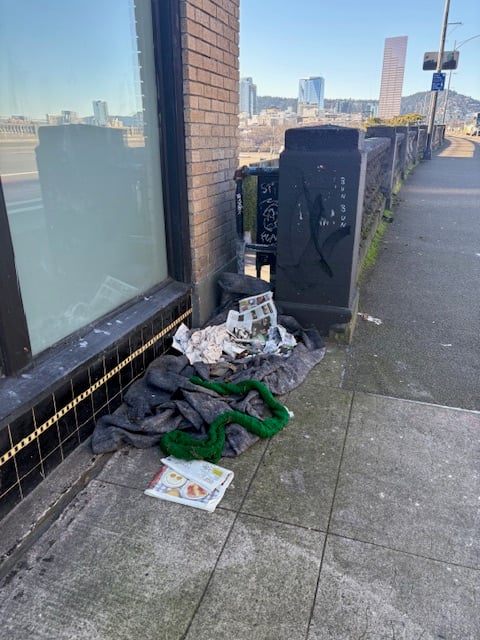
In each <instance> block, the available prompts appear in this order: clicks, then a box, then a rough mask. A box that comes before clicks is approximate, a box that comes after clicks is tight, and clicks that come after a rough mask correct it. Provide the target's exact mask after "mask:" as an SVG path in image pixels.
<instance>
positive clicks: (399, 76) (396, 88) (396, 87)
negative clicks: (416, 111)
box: [378, 36, 408, 118]
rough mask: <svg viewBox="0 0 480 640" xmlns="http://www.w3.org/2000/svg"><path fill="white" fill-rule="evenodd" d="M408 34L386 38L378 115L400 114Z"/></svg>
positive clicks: (385, 116) (383, 116)
mask: <svg viewBox="0 0 480 640" xmlns="http://www.w3.org/2000/svg"><path fill="white" fill-rule="evenodd" d="M407 41H408V36H396V37H394V38H386V39H385V47H384V51H383V67H382V82H381V85H380V99H379V103H378V117H379V118H392V117H394V116H398V115H400V110H401V102H402V88H403V76H404V72H405V57H406V54H407Z"/></svg>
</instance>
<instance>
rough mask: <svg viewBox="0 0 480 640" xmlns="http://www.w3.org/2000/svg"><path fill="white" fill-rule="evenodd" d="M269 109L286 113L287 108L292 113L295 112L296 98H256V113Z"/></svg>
mask: <svg viewBox="0 0 480 640" xmlns="http://www.w3.org/2000/svg"><path fill="white" fill-rule="evenodd" d="M270 107H276V108H277V109H280V111H286V110H287V109H288V108H289V107H291V108H292V110H293V111H295V112H296V111H297V99H296V98H278V97H276V96H257V111H258V113H260V111H263V110H264V109H269V108H270Z"/></svg>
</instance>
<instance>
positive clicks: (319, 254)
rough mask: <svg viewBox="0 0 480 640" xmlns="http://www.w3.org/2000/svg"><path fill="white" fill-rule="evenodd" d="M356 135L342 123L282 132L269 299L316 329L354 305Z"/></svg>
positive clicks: (358, 192) (362, 165)
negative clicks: (272, 285) (273, 281)
mask: <svg viewBox="0 0 480 640" xmlns="http://www.w3.org/2000/svg"><path fill="white" fill-rule="evenodd" d="M363 140H364V134H363V132H361V131H359V130H357V129H350V128H347V127H331V126H321V127H305V128H300V129H289V130H288V131H287V132H286V134H285V151H283V153H282V154H281V156H280V170H279V209H278V242H277V280H276V288H275V298H276V303H277V304H278V306H279V308H280V310H281V311H282V312H283V313H287V314H290V315H292V316H294V317H296V318H297V320H298V321H299V322H300V323H301V324H302V325H303V326H304V327H309V326H314V327H317V328H318V329H319V330H320V331H321V332H322V333H324V334H326V333H328V331H329V329H330V328H331V327H332V325H339V324H340V325H342V324H348V323H349V322H350V320H351V319H352V316H353V313H354V309H355V307H356V301H357V287H356V280H357V269H358V252H359V241H360V229H361V216H362V205H363V196H364V189H365V171H366V152H365V151H364V149H363V148H362V147H363Z"/></svg>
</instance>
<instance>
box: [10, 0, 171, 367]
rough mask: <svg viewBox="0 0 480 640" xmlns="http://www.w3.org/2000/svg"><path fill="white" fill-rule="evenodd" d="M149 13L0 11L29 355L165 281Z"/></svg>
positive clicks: (92, 8)
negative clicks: (29, 347) (30, 347)
mask: <svg viewBox="0 0 480 640" xmlns="http://www.w3.org/2000/svg"><path fill="white" fill-rule="evenodd" d="M149 7H150V2H148V1H147V0H139V1H138V2H137V3H136V4H134V3H133V2H132V0H82V2H75V3H73V2H60V1H59V0H44V1H43V2H37V1H34V0H2V2H1V5H0V50H1V56H0V82H1V87H2V91H1V92H0V173H1V175H2V184H3V189H4V196H5V201H6V206H7V214H8V220H9V226H10V231H11V235H12V242H13V247H14V253H15V263H16V269H17V274H18V278H19V282H20V289H21V294H22V300H23V306H24V311H25V315H26V319H27V325H28V330H29V334H30V341H31V346H32V353H33V354H34V355H35V354H38V353H39V352H41V351H43V350H44V349H46V348H48V347H50V346H51V345H53V344H55V343H56V342H58V341H59V340H61V339H62V338H64V337H66V336H68V335H69V334H71V333H73V332H75V331H77V330H79V329H81V328H82V327H85V326H88V325H89V324H90V323H92V322H94V321H95V320H97V319H98V318H100V317H101V316H103V315H105V314H106V313H108V312H110V311H112V310H114V309H115V308H117V307H119V306H120V305H122V304H123V303H125V302H127V301H129V300H131V299H133V298H135V297H137V296H139V295H141V294H142V293H144V292H145V291H147V290H148V289H150V288H151V287H152V286H154V285H156V284H158V283H160V282H162V281H163V280H164V279H165V278H166V277H167V260H166V248H165V230H164V219H163V202H162V183H161V169H160V151H159V148H160V146H159V139H158V138H159V132H158V119H159V117H158V113H157V93H156V84H155V69H154V60H153V39H152V25H151V16H150V10H149Z"/></svg>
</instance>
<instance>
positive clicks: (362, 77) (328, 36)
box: [0, 0, 480, 118]
mask: <svg viewBox="0 0 480 640" xmlns="http://www.w3.org/2000/svg"><path fill="white" fill-rule="evenodd" d="M146 1H147V0H137V5H139V6H141V7H142V6H145V5H144V3H145V2H146ZM160 1H163V0H160ZM133 6H134V0H81V1H80V0H75V1H74V0H69V1H68V2H65V0H0V87H1V91H0V115H7V116H8V115H12V114H21V115H26V116H30V117H34V118H44V117H45V114H46V113H59V112H60V111H61V110H63V109H65V110H73V111H77V112H78V114H79V115H80V116H88V115H92V111H93V109H92V101H93V100H106V101H107V103H108V107H109V112H110V114H111V115H132V114H133V113H135V112H136V111H137V110H139V109H141V97H140V95H139V92H140V89H139V71H138V57H137V53H136V43H135V39H134V32H133V21H134V17H133V12H134V9H133ZM443 11H444V0H423V2H421V1H420V0H397V1H396V2H394V1H391V0H362V1H360V0H337V1H336V2H335V1H333V2H332V1H330V2H329V3H325V2H321V0H294V1H293V2H292V1H291V0H290V1H285V2H283V1H281V0H240V71H241V75H242V76H252V77H253V79H254V82H255V83H256V84H257V87H258V94H259V95H278V96H286V97H296V96H297V92H298V80H299V78H301V77H303V76H308V75H322V76H323V77H324V78H325V86H326V89H325V96H326V97H327V98H348V97H355V98H367V99H376V98H378V94H379V89H380V77H381V69H382V57H383V46H384V40H385V38H386V37H391V36H403V35H407V36H408V37H409V41H408V48H407V60H406V69H405V80H404V91H403V95H408V94H410V93H415V92H416V91H426V90H429V88H430V84H431V72H427V71H422V61H423V54H424V52H425V51H437V50H438V46H439V41H440V33H441V26H442V20H443ZM449 21H450V22H463V25H462V26H454V25H452V26H450V27H449V30H448V38H447V45H446V48H447V49H449V48H453V44H454V40H457V42H462V41H464V40H466V39H468V38H470V37H472V36H475V35H480V0H451V7H450V16H449ZM459 50H460V63H459V68H458V70H457V71H456V72H454V74H453V76H452V82H451V88H452V89H453V90H455V91H458V92H459V93H465V94H466V95H470V96H472V97H475V98H477V99H480V37H479V38H475V39H473V40H471V41H470V42H468V43H465V45H464V46H463V47H460V49H459Z"/></svg>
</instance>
